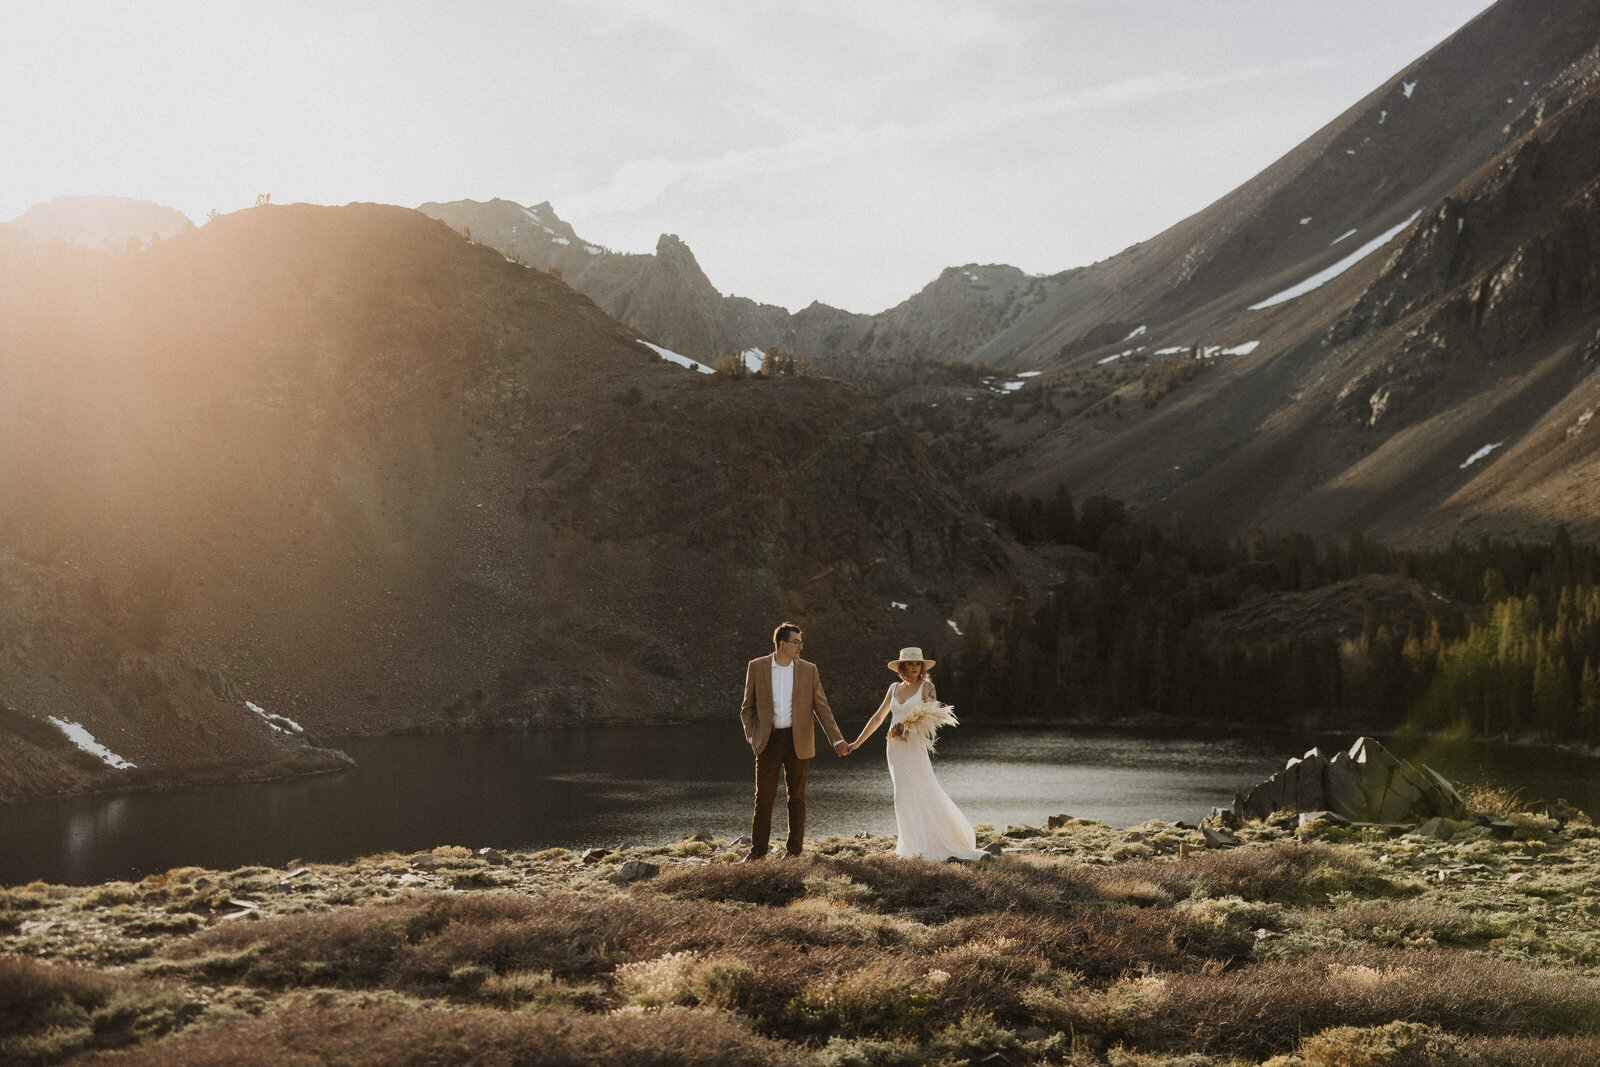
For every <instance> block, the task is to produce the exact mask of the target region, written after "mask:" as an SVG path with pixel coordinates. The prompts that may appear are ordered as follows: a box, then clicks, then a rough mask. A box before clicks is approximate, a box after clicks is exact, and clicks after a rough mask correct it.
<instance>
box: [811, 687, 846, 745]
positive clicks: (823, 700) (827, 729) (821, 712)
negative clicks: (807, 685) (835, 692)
mask: <svg viewBox="0 0 1600 1067" xmlns="http://www.w3.org/2000/svg"><path fill="white" fill-rule="evenodd" d="M811 711H812V713H813V714H814V715H815V716H816V717H817V721H818V722H820V723H822V732H823V733H825V734H827V735H828V740H829V741H831V742H832V743H833V751H834V752H836V753H838V754H839V755H841V756H842V755H844V754H845V753H844V752H841V751H840V748H841V747H843V748H844V749H845V750H846V751H848V749H849V742H847V741H845V739H844V734H843V733H842V732H841V731H840V729H839V724H838V723H836V722H834V721H833V709H832V708H831V707H829V706H828V694H827V693H824V692H823V691H822V672H821V671H818V672H817V677H816V680H815V682H814V684H813V685H812V686H811Z"/></svg>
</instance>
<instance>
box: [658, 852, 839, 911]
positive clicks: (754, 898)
mask: <svg viewBox="0 0 1600 1067" xmlns="http://www.w3.org/2000/svg"><path fill="white" fill-rule="evenodd" d="M812 866H813V865H812V864H811V863H809V862H807V861H803V860H802V861H796V860H782V861H778V860H764V861H762V862H759V863H738V864H731V865H730V864H712V865H710V866H706V867H691V868H688V869H687V870H671V871H667V872H666V873H665V874H663V875H662V876H661V877H660V878H657V879H656V880H655V883H654V887H655V888H656V889H657V890H659V891H660V892H663V893H670V894H672V895H673V896H678V897H686V898H690V899H698V900H718V901H738V902H740V903H743V904H766V905H769V906H778V907H781V906H783V905H785V904H787V903H789V902H790V901H792V900H798V899H800V898H801V897H803V896H805V895H806V878H807V877H808V876H810V875H812V874H813V872H812V870H811V867H812Z"/></svg>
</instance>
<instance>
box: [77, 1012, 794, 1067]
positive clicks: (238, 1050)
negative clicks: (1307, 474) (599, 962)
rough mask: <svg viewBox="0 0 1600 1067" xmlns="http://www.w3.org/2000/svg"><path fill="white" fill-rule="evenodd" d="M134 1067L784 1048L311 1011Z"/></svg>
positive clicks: (659, 1018)
mask: <svg viewBox="0 0 1600 1067" xmlns="http://www.w3.org/2000/svg"><path fill="white" fill-rule="evenodd" d="M109 1062H111V1063H116V1064H125V1065H128V1067H145V1065H148V1067H208V1065H216V1067H223V1065H226V1067H286V1065H287V1067H302V1065H304V1067H312V1065H316V1064H325V1063H339V1064H344V1065H348V1067H413V1065H415V1067H423V1065H427V1067H436V1065H439V1064H457V1063H460V1064H467V1063H489V1064H541V1065H548V1067H587V1065H590V1064H597V1063H604V1064H614V1065H617V1067H657V1065H660V1067H666V1065H669V1064H670V1065H676V1064H684V1063H694V1064H705V1065H707V1067H766V1065H769V1064H770V1065H776V1067H784V1065H788V1064H796V1063H798V1057H797V1056H796V1055H795V1053H794V1051H793V1050H792V1049H791V1048H789V1047H788V1046H786V1045H784V1044H782V1043H781V1042H776V1041H771V1040H768V1039H766V1038H762V1037H759V1036H757V1035H755V1034H752V1033H751V1032H750V1031H748V1030H746V1029H745V1028H744V1027H742V1026H740V1025H739V1024H738V1023H735V1022H732V1021H729V1020H727V1019H722V1018H718V1017H716V1016H713V1015H710V1014H708V1013H706V1012H697V1011H681V1010H668V1011H661V1012H649V1013H633V1012H623V1013H615V1014H610V1015H586V1014H582V1013H571V1012H537V1013H535V1012H501V1011H437V1010H433V1009H426V1008H424V1009H417V1008H408V1007H406V1006H403V1005H388V1004H373V1005H367V1006H364V1007H350V1006H320V1007H318V1006H313V1007H303V1008H298V1009H296V1010H294V1011H282V1012H274V1013H272V1014H270V1015H267V1016H263V1017H262V1018H259V1019H249V1020H243V1021H240V1022H237V1023H230V1024H225V1025H221V1026H215V1027H209V1028H206V1029H204V1030H199V1031H195V1032H191V1033H188V1034H184V1035H182V1036H180V1037H176V1038H173V1039H170V1040H167V1041H164V1042H161V1043H160V1044H157V1045H153V1046H151V1047H148V1048H143V1049H139V1050H137V1051H134V1052H130V1053H124V1054H123V1055H120V1056H117V1057H114V1058H112V1059H111V1060H110V1061H109Z"/></svg>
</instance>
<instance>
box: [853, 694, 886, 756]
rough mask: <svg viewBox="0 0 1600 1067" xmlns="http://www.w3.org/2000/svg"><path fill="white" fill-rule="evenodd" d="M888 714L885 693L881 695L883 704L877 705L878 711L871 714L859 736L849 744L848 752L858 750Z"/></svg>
mask: <svg viewBox="0 0 1600 1067" xmlns="http://www.w3.org/2000/svg"><path fill="white" fill-rule="evenodd" d="M889 689H890V691H891V692H892V691H893V690H894V687H893V686H890V687H889ZM888 714H889V694H888V693H885V694H883V703H882V704H879V705H878V710H877V711H875V712H873V713H872V718H870V719H868V720H867V725H865V726H863V727H862V728H861V736H860V737H858V738H856V739H855V740H854V741H852V742H851V743H850V751H851V752H854V751H855V750H856V749H858V748H860V747H861V746H862V744H863V743H864V742H865V741H866V740H867V738H869V737H871V736H872V734H873V731H875V730H876V729H877V728H878V726H879V724H880V723H882V722H883V719H884V716H886V715H888Z"/></svg>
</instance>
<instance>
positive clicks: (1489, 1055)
mask: <svg viewBox="0 0 1600 1067" xmlns="http://www.w3.org/2000/svg"><path fill="white" fill-rule="evenodd" d="M1554 1064H1560V1065H1561V1067H1600V1040H1597V1039H1596V1038H1593V1037H1521V1036H1514V1037H1461V1036H1460V1035H1457V1034H1452V1033H1449V1032H1447V1031H1444V1030H1441V1029H1439V1028H1438V1027H1435V1026H1426V1025H1423V1024H1421V1023H1403V1022H1395V1023H1390V1024H1388V1025H1387V1026H1373V1027H1355V1026H1339V1027H1334V1028H1333V1029H1331V1030H1324V1031H1323V1032H1322V1033H1320V1034H1315V1035H1313V1036H1312V1037H1308V1038H1306V1039H1305V1040H1304V1041H1302V1042H1301V1043H1300V1047H1299V1049H1297V1050H1296V1051H1295V1052H1294V1053H1292V1054H1289V1055H1286V1056H1277V1057H1274V1058H1273V1059H1271V1060H1269V1061H1268V1062H1267V1064H1266V1067H1552V1065H1554Z"/></svg>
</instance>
